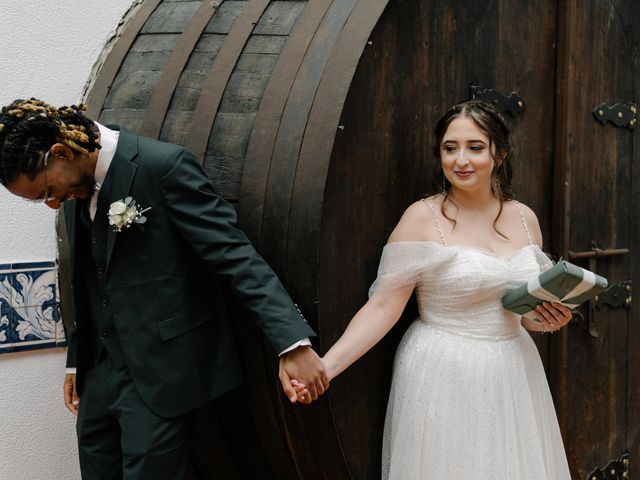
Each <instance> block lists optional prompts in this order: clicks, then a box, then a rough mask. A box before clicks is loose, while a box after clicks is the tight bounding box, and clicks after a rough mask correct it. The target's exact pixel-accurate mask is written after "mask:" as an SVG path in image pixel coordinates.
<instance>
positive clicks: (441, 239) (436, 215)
mask: <svg viewBox="0 0 640 480" xmlns="http://www.w3.org/2000/svg"><path fill="white" fill-rule="evenodd" d="M423 202H424V203H426V204H427V205H429V208H430V209H431V213H433V219H434V220H435V223H436V228H437V229H438V234H439V235H440V241H441V242H442V244H443V245H444V246H445V247H446V246H447V241H446V240H445V239H444V232H443V231H442V227H441V226H440V220H438V214H437V213H436V209H435V207H434V206H433V204H432V203H431V202H430V201H428V200H427V199H426V198H425V199H424V200H423Z"/></svg>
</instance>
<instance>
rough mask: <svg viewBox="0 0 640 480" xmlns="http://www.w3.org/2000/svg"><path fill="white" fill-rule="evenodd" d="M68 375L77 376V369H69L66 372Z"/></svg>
mask: <svg viewBox="0 0 640 480" xmlns="http://www.w3.org/2000/svg"><path fill="white" fill-rule="evenodd" d="M64 373H66V374H67V375H75V374H76V369H75V368H74V367H67V368H66V369H65V371H64Z"/></svg>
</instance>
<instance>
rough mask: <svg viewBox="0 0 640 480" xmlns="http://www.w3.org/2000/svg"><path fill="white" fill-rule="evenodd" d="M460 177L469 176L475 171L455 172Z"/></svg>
mask: <svg viewBox="0 0 640 480" xmlns="http://www.w3.org/2000/svg"><path fill="white" fill-rule="evenodd" d="M454 173H455V174H456V175H457V176H458V177H460V178H467V177H468V176H469V175H471V174H472V173H473V172H454Z"/></svg>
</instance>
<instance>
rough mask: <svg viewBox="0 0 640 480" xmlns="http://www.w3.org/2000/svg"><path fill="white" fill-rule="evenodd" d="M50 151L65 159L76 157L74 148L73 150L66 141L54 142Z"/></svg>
mask: <svg viewBox="0 0 640 480" xmlns="http://www.w3.org/2000/svg"><path fill="white" fill-rule="evenodd" d="M49 151H50V152H51V155H52V156H54V157H56V158H63V159H65V160H73V158H74V157H75V154H74V153H73V150H71V149H70V148H69V147H68V146H67V145H65V144H64V143H54V144H53V145H52V146H51V148H50V149H49Z"/></svg>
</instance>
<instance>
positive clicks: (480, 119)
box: [433, 100, 514, 238]
mask: <svg viewBox="0 0 640 480" xmlns="http://www.w3.org/2000/svg"><path fill="white" fill-rule="evenodd" d="M461 117H462V118H468V119H469V120H471V121H472V122H473V123H474V124H475V126H476V127H478V128H479V129H480V130H481V131H482V132H484V133H485V134H486V135H487V137H489V152H491V147H492V146H495V154H494V153H491V156H492V157H493V159H494V160H495V161H496V162H495V166H494V168H493V172H492V173H491V191H492V192H493V195H494V196H495V197H496V198H497V199H498V201H499V202H500V210H498V215H497V216H496V218H495V219H494V220H493V229H494V230H495V231H496V232H498V234H500V235H501V236H503V237H505V236H504V235H503V234H502V233H500V232H499V231H498V229H497V228H496V223H497V222H498V218H500V215H501V214H502V209H503V207H504V202H506V201H509V200H513V198H514V197H513V191H512V190H511V176H512V171H511V157H512V155H513V148H512V146H511V143H510V141H509V135H510V132H509V128H508V127H507V125H506V123H505V122H504V118H503V116H502V114H500V113H499V112H498V111H497V110H496V109H495V108H494V107H493V105H491V104H489V103H486V102H483V101H481V100H467V101H465V102H460V103H457V104H456V105H453V106H452V107H451V108H450V109H449V110H448V111H447V112H446V113H445V114H444V115H443V116H442V117H441V118H440V120H439V121H438V123H437V124H436V128H435V130H434V136H435V143H434V145H433V154H434V156H435V158H436V167H435V170H434V172H433V184H434V187H435V189H436V191H437V192H438V193H440V194H442V195H443V197H444V201H443V202H442V206H441V208H440V210H441V212H442V215H443V216H444V217H445V218H447V219H449V220H451V221H452V222H453V225H454V227H455V224H456V221H455V219H453V218H449V217H448V216H447V214H446V213H445V211H444V204H445V202H446V201H447V200H449V201H451V202H452V203H453V201H452V200H450V199H449V190H450V188H451V184H450V183H449V181H448V180H447V179H446V177H445V175H444V171H443V170H442V162H441V160H440V154H441V151H440V146H441V144H442V139H443V138H444V135H445V134H446V133H447V129H448V128H449V125H451V122H453V121H454V120H455V119H456V118H461ZM453 204H454V205H455V203H453ZM505 238H507V237H505Z"/></svg>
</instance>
